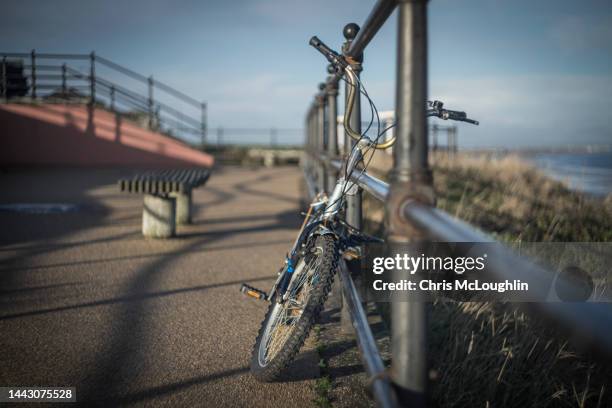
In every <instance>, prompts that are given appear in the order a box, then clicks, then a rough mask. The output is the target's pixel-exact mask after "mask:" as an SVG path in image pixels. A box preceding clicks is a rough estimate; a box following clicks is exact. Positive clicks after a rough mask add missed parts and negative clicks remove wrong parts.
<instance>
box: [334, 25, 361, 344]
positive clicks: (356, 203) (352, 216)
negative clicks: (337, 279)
mask: <svg viewBox="0 0 612 408" xmlns="http://www.w3.org/2000/svg"><path fill="white" fill-rule="evenodd" d="M358 32H359V26H358V25H357V24H355V23H350V24H347V25H346V26H344V29H343V30H342V34H343V35H344V38H345V39H346V41H345V42H344V44H343V46H342V51H343V53H344V54H345V55H346V53H347V52H348V50H349V49H350V47H351V41H352V40H353V39H354V38H355V37H356V36H357V33H358ZM350 60H351V68H352V69H353V71H354V72H355V74H356V75H357V77H359V75H360V72H361V70H362V62H363V55H360V56H359V57H357V58H351V59H350ZM350 86H351V85H349V83H348V82H346V84H345V91H344V96H345V105H344V106H345V107H346V98H347V96H348V94H349V89H350ZM357 86H358V85H357ZM356 91H357V96H356V97H355V102H354V105H353V112H352V114H351V117H350V118H349V124H350V126H351V128H352V129H353V130H354V131H355V132H357V133H361V92H360V91H359V89H357V90H356ZM345 126H346V125H345ZM355 143H356V142H354V141H353V139H351V137H350V136H349V135H348V133H347V132H346V131H345V132H344V152H345V155H349V154H350V152H351V149H352V148H353V146H354V145H355ZM361 198H362V197H361V188H358V189H357V191H356V193H355V194H354V195H349V196H347V198H346V222H347V223H348V224H349V225H352V226H353V227H355V228H357V229H361V226H362V209H361ZM348 268H349V270H350V272H351V273H352V275H353V276H355V277H357V279H356V281H355V285H356V286H357V288H358V290H359V292H360V294H361V295H362V300H363V301H364V303H366V298H365V295H366V293H365V292H364V290H363V283H364V279H363V277H362V276H361V275H360V273H361V265H360V261H359V260H355V261H352V262H349V263H348ZM340 320H341V329H342V331H344V332H352V324H351V320H350V316H349V314H348V310H347V303H346V300H345V299H343V300H342V313H341V316H340Z"/></svg>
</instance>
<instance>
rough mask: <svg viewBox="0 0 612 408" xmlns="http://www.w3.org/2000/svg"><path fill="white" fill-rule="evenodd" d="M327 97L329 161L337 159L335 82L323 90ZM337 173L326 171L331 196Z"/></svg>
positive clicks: (336, 87) (328, 84) (336, 88)
mask: <svg viewBox="0 0 612 408" xmlns="http://www.w3.org/2000/svg"><path fill="white" fill-rule="evenodd" d="M327 70H328V72H329V73H330V74H331V73H333V70H334V67H333V66H331V65H330V66H329V67H328V68H327ZM325 91H326V95H327V157H328V159H329V160H331V159H335V158H337V157H338V153H339V152H338V124H337V121H336V118H337V116H338V83H337V82H336V81H332V82H328V83H327V87H326V88H325ZM337 176H338V173H337V172H335V171H332V170H331V168H329V169H328V171H327V193H328V194H331V191H332V190H333V188H334V185H335V182H336V178H337Z"/></svg>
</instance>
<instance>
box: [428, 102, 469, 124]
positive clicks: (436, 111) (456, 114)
mask: <svg viewBox="0 0 612 408" xmlns="http://www.w3.org/2000/svg"><path fill="white" fill-rule="evenodd" d="M427 104H428V105H429V106H430V107H431V109H430V110H429V111H428V112H427V116H435V117H437V118H440V119H444V120H449V119H450V120H456V121H458V122H466V123H470V124H472V125H478V124H479V122H478V121H477V120H474V119H469V118H468V117H467V114H466V113H465V112H461V111H454V110H449V109H442V106H444V104H443V103H442V102H440V101H433V102H427Z"/></svg>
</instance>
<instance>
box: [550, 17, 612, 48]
mask: <svg viewBox="0 0 612 408" xmlns="http://www.w3.org/2000/svg"><path fill="white" fill-rule="evenodd" d="M549 36H550V38H551V39H552V40H553V41H554V42H555V43H556V45H557V46H558V47H559V48H560V49H561V50H564V51H566V52H572V53H573V52H577V51H585V50H587V51H588V50H597V51H607V52H612V16H610V15H607V16H603V17H599V18H588V19H587V18H586V17H582V16H568V17H563V18H560V19H558V20H557V21H556V22H555V23H554V24H553V25H552V27H551V29H550V30H549Z"/></svg>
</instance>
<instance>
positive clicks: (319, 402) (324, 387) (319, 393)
mask: <svg viewBox="0 0 612 408" xmlns="http://www.w3.org/2000/svg"><path fill="white" fill-rule="evenodd" d="M321 330H322V329H321V326H320V325H318V324H317V325H315V327H314V330H313V334H314V336H315V341H316V343H317V353H318V354H319V356H322V355H323V353H324V352H325V349H326V345H325V344H323V343H321V342H320V341H319V335H320V334H321ZM319 371H320V373H321V376H320V377H319V378H317V379H316V381H315V384H314V392H315V393H316V397H315V399H314V400H313V402H314V404H315V405H316V406H317V407H320V408H330V407H331V406H332V404H331V397H330V392H331V390H332V387H333V382H332V379H331V377H330V375H329V367H328V364H327V361H325V359H324V358H321V359H320V360H319Z"/></svg>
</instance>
